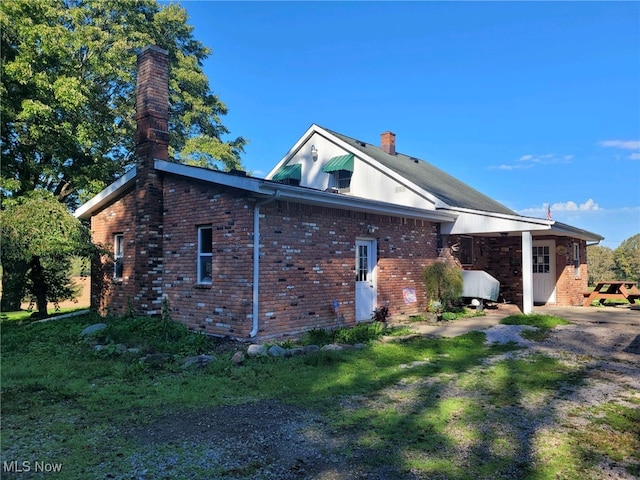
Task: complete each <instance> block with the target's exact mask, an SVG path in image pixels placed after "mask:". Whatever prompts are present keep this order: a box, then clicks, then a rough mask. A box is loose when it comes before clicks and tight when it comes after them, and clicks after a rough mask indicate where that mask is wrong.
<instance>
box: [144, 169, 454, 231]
mask: <svg viewBox="0 0 640 480" xmlns="http://www.w3.org/2000/svg"><path fill="white" fill-rule="evenodd" d="M155 168H156V169H157V170H159V171H162V172H167V173H172V174H175V175H181V176H185V177H188V178H194V179H198V180H202V181H204V182H211V183H217V184H219V185H225V186H228V187H234V188H239V189H242V190H245V191H248V192H252V193H254V194H257V195H260V196H265V197H266V196H271V195H273V194H274V193H275V192H276V190H277V191H280V198H279V200H281V201H289V202H295V203H303V204H310V205H318V206H322V207H329V208H339V209H343V210H351V211H358V212H365V213H375V214H380V215H391V216H394V217H406V218H412V219H418V220H427V221H434V222H452V221H453V220H455V218H456V217H455V214H454V213H449V212H441V211H436V210H424V209H422V208H415V207H406V206H404V205H397V204H394V203H387V202H379V201H376V200H369V199H367V198H361V197H353V196H350V195H340V194H336V193H331V192H323V191H320V190H315V189H311V188H304V187H297V186H294V185H285V184H283V183H277V182H271V181H269V180H264V179H261V178H253V177H242V176H238V175H232V174H229V173H224V172H219V171H215V170H208V169H205V168H198V167H190V166H188V165H182V164H179V163H173V162H167V161H164V160H156V161H155Z"/></svg>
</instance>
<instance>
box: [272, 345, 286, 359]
mask: <svg viewBox="0 0 640 480" xmlns="http://www.w3.org/2000/svg"><path fill="white" fill-rule="evenodd" d="M286 352H287V351H286V350H285V349H284V348H282V347H281V346H279V345H273V346H272V347H270V348H269V355H271V356H272V357H284V356H285V353H286Z"/></svg>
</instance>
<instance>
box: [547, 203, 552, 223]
mask: <svg viewBox="0 0 640 480" xmlns="http://www.w3.org/2000/svg"><path fill="white" fill-rule="evenodd" d="M551 219H552V218H551V204H550V203H547V220H551Z"/></svg>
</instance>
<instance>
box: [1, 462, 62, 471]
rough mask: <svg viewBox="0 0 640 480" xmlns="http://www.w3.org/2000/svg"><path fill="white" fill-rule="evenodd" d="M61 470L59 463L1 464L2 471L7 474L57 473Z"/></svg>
mask: <svg viewBox="0 0 640 480" xmlns="http://www.w3.org/2000/svg"><path fill="white" fill-rule="evenodd" d="M61 470H62V464H61V463H48V462H38V461H35V462H29V461H24V462H19V461H17V460H12V461H11V462H7V461H4V462H2V471H3V472H7V473H27V472H37V473H57V472H60V471H61Z"/></svg>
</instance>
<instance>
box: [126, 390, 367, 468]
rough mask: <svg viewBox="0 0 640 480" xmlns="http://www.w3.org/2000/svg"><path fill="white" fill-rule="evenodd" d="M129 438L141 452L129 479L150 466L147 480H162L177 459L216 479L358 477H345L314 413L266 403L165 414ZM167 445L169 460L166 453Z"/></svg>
mask: <svg viewBox="0 0 640 480" xmlns="http://www.w3.org/2000/svg"><path fill="white" fill-rule="evenodd" d="M128 436H130V437H131V438H134V439H136V440H137V441H138V442H139V443H140V445H141V446H142V447H143V448H141V449H140V450H141V451H142V452H144V453H139V454H136V455H134V457H133V458H132V459H131V462H132V466H133V467H134V470H135V471H134V472H133V473H134V477H133V478H146V477H145V476H144V475H142V476H141V473H142V472H144V471H146V467H145V466H147V465H150V464H151V465H154V474H153V475H151V476H149V478H164V477H163V476H162V472H170V471H171V470H172V465H173V463H175V459H176V458H177V456H179V457H180V463H181V464H185V462H186V463H188V464H189V465H190V466H191V469H192V471H197V470H198V466H200V467H201V468H202V469H203V470H206V471H207V472H208V474H207V475H213V476H214V477H215V478H218V477H223V478H229V479H233V478H277V479H283V480H287V479H299V478H322V479H327V480H332V479H347V478H362V477H354V476H352V475H351V474H348V475H345V474H344V472H346V471H349V470H352V473H353V474H356V473H357V470H354V469H353V468H350V466H349V462H348V459H347V458H345V457H344V456H343V455H340V454H338V453H336V451H337V450H339V448H338V447H339V446H338V444H337V442H336V441H335V440H334V439H332V438H331V436H330V435H329V434H328V433H327V432H326V431H325V427H324V424H323V421H322V419H321V418H320V417H319V416H318V415H317V414H316V413H314V412H311V411H308V410H305V409H301V408H298V407H295V406H291V405H285V404H283V403H280V402H276V401H271V400H270V401H260V402H256V403H249V404H244V405H228V406H222V407H217V408H214V409H211V410H199V411H193V412H183V411H180V412H167V413H166V414H165V415H164V417H163V418H162V419H160V420H159V421H156V422H154V423H153V424H151V425H147V426H144V427H142V428H137V429H134V430H131V431H130V432H128ZM167 445H168V446H169V447H170V450H171V451H172V455H167V454H166V448H165V447H166V446H167ZM136 466H139V467H138V468H136ZM194 467H195V470H194ZM210 478H211V477H210Z"/></svg>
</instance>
